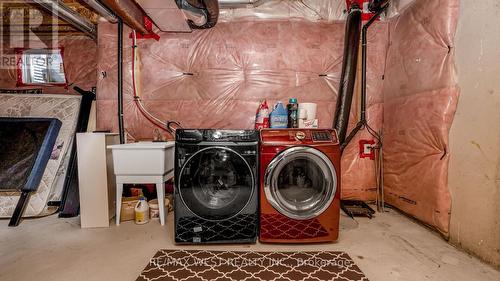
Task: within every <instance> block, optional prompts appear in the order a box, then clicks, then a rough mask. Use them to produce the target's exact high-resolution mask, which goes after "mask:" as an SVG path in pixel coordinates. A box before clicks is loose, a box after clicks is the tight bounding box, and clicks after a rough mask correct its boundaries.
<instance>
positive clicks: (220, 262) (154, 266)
mask: <svg viewBox="0 0 500 281" xmlns="http://www.w3.org/2000/svg"><path fill="white" fill-rule="evenodd" d="M137 280H140V281H143V280H147V281H150V280H182V281H205V280H206V281H208V280H220V281H222V280H224V281H232V280H246V281H260V280H276V281H278V280H279V281H292V280H293V281H295V280H304V281H305V280H343V281H351V280H352V281H358V280H359V281H367V280H368V279H367V278H366V277H365V276H364V274H363V273H362V272H361V270H360V269H359V268H358V267H357V266H356V265H355V264H354V261H353V260H352V259H351V258H350V257H349V256H348V255H347V254H346V253H344V252H231V251H205V250H189V251H188V250H160V251H158V252H157V253H156V255H155V256H154V257H153V258H152V259H151V260H150V261H149V264H148V265H147V266H146V268H145V269H144V270H143V271H142V273H141V275H139V277H138V278H137Z"/></svg>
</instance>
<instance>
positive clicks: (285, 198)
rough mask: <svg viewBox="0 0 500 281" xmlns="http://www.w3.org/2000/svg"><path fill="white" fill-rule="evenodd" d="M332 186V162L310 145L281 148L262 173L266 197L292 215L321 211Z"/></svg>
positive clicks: (329, 200)
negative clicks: (282, 149) (263, 174)
mask: <svg viewBox="0 0 500 281" xmlns="http://www.w3.org/2000/svg"><path fill="white" fill-rule="evenodd" d="M336 189H337V177H336V174H335V168H334V166H333V164H332V162H331V161H330V159H328V157H327V156H326V155H325V154H324V153H322V152H321V151H319V150H317V149H315V148H311V147H292V148H289V149H286V150H284V151H283V152H281V153H280V154H278V155H277V156H276V157H275V158H274V159H273V160H272V161H271V163H270V164H269V166H268V167H267V169H266V173H265V176H264V191H265V194H266V197H267V200H268V201H269V203H270V204H271V205H272V206H273V207H274V208H275V209H276V210H277V211H279V212H280V213H281V214H283V215H285V216H287V217H289V218H292V219H298V220H306V219H311V218H314V217H317V216H318V215H320V214H321V213H323V212H324V211H325V210H326V209H327V208H328V207H329V206H330V204H331V203H332V201H333V198H334V196H335V191H336Z"/></svg>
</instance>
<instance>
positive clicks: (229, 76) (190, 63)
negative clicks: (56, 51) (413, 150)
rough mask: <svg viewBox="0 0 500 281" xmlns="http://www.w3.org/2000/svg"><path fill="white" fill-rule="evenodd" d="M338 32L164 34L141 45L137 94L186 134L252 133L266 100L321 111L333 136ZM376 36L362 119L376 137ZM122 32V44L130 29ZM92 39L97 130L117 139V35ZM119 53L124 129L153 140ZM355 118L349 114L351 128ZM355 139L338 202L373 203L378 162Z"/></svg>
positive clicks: (381, 31)
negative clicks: (365, 113) (222, 130)
mask: <svg viewBox="0 0 500 281" xmlns="http://www.w3.org/2000/svg"><path fill="white" fill-rule="evenodd" d="M344 28H345V26H344V22H342V21H339V22H330V23H326V22H311V21H308V20H304V19H293V20H255V19H252V20H249V19H244V20H237V21H233V22H220V23H218V24H217V25H216V26H215V27H214V28H212V29H208V30H203V31H199V30H194V31H193V32H192V33H189V34H180V33H177V34H176V33H162V34H160V35H161V39H160V41H159V42H156V41H153V40H139V42H138V44H139V48H140V49H139V52H140V59H141V71H140V73H139V74H137V77H138V79H139V80H140V83H139V84H140V85H142V86H141V89H140V90H139V92H140V95H141V97H142V100H143V102H144V105H145V107H146V108H147V109H148V111H150V112H151V113H152V114H154V115H155V116H156V117H158V118H160V119H161V120H177V121H179V122H180V123H181V124H182V126H184V127H187V128H227V129H241V128H243V129H251V128H253V127H254V121H255V110H256V109H257V107H258V105H259V102H260V101H261V100H262V99H267V101H268V103H269V104H271V105H272V104H274V103H276V102H277V101H278V100H281V101H283V102H286V101H287V100H288V98H290V97H296V98H298V100H299V102H301V101H303V102H306V101H307V102H314V103H317V104H318V113H317V114H318V119H319V120H320V121H319V125H320V127H330V126H331V123H332V120H333V113H334V111H335V102H336V97H337V89H338V83H339V78H340V71H341V64H342V52H343V38H344ZM373 30H374V32H373V33H372V34H371V35H370V37H369V41H370V48H369V51H370V54H369V62H368V64H369V67H370V69H369V72H368V73H369V76H368V95H369V99H368V111H369V112H368V116H369V118H370V122H371V123H370V124H371V125H372V126H373V127H374V128H376V129H379V128H380V127H381V122H382V112H383V107H382V100H383V98H382V92H381V90H382V82H383V81H382V76H383V71H384V65H385V62H384V61H385V55H386V45H387V38H388V26H387V24H386V23H382V22H380V23H377V24H375V26H374V27H373ZM125 32H126V34H127V35H128V32H130V30H126V31H125ZM98 37H99V40H98V42H99V48H98V49H99V55H98V72H99V73H100V72H102V71H104V72H106V73H107V75H106V77H105V78H103V77H102V76H101V77H99V79H98V91H97V93H98V96H97V98H98V101H97V106H98V109H97V111H98V116H97V119H98V120H97V123H98V124H97V126H98V129H100V130H106V129H110V130H113V131H116V130H117V116H116V105H117V104H116V92H117V90H116V84H117V81H116V78H117V73H116V38H117V36H116V29H115V27H114V26H113V25H110V24H100V25H99V34H98ZM125 37H128V36H125ZM127 43H128V44H127ZM125 45H126V46H125V48H124V58H125V62H124V70H125V71H124V99H125V104H124V112H125V128H126V131H127V134H128V135H130V136H133V137H134V138H135V139H144V138H149V139H151V138H152V136H153V130H154V127H153V126H152V125H151V124H150V123H149V122H148V121H147V120H146V119H145V118H144V117H143V116H142V115H141V114H140V112H139V111H138V109H137V107H136V105H135V102H134V101H133V90H132V80H131V75H132V72H131V59H132V48H131V47H130V46H131V42H126V44H125ZM324 75H326V76H324ZM355 108H357V107H356V105H353V109H355ZM357 119H358V117H357V113H356V110H353V111H352V116H351V124H350V127H351V128H352V127H354V125H355V123H356V120H357ZM361 137H364V138H368V134H367V133H366V132H362V134H360V135H359V136H358V137H357V138H356V139H355V140H354V141H353V144H352V146H349V148H348V149H346V152H345V155H344V157H343V162H342V173H343V175H342V192H343V196H344V198H361V199H365V200H373V199H375V178H374V174H375V172H374V163H373V161H371V160H369V159H359V157H358V148H357V143H356V142H357V141H358V139H359V138H361Z"/></svg>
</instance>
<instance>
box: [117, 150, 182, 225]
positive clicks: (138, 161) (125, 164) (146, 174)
mask: <svg viewBox="0 0 500 281" xmlns="http://www.w3.org/2000/svg"><path fill="white" fill-rule="evenodd" d="M108 148H109V149H111V150H112V152H113V165H114V170H115V176H116V225H119V224H120V213H121V204H122V203H121V202H122V193H123V185H124V184H125V183H154V184H156V193H157V195H158V204H159V205H160V206H161V207H160V223H161V225H164V224H165V208H164V206H165V203H164V202H165V201H164V200H165V181H167V180H169V179H171V178H172V177H173V176H174V149H175V142H173V141H170V142H136V143H127V144H116V145H109V146H108Z"/></svg>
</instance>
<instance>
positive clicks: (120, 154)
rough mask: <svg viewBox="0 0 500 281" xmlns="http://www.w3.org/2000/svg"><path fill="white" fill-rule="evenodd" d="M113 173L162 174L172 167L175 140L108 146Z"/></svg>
mask: <svg viewBox="0 0 500 281" xmlns="http://www.w3.org/2000/svg"><path fill="white" fill-rule="evenodd" d="M108 148H110V149H111V150H112V151H113V165H114V170H115V175H117V176H118V175H164V174H167V173H170V172H171V171H173V169H174V148H175V142H173V141H169V142H135V143H127V144H116V145H110V146H108Z"/></svg>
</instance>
